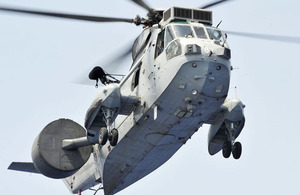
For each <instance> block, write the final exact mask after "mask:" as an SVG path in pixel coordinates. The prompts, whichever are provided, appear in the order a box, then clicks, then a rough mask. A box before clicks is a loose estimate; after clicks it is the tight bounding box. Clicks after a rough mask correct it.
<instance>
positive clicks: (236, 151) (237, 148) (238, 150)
mask: <svg viewBox="0 0 300 195" xmlns="http://www.w3.org/2000/svg"><path fill="white" fill-rule="evenodd" d="M232 155H233V158H234V159H239V158H240V157H241V155H242V144H241V143H240V142H235V143H234V145H233V149H232Z"/></svg>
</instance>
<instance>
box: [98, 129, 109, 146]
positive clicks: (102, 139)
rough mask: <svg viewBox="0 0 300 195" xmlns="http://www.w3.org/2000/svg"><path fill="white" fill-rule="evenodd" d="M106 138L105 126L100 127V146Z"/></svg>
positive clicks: (104, 142)
mask: <svg viewBox="0 0 300 195" xmlns="http://www.w3.org/2000/svg"><path fill="white" fill-rule="evenodd" d="M107 139H108V131H107V128H106V127H102V128H101V129H100V135H99V144H100V145H101V146H103V145H105V144H106V142H107Z"/></svg>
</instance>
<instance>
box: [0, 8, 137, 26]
mask: <svg viewBox="0 0 300 195" xmlns="http://www.w3.org/2000/svg"><path fill="white" fill-rule="evenodd" d="M0 11H8V12H16V13H23V14H31V15H39V16H49V17H57V18H66V19H73V20H84V21H91V22H128V23H134V21H133V19H126V18H111V17H100V16H87V15H77V14H66V13H57V12H47V11H37V10H29V9H23V8H12V7H2V6H0Z"/></svg>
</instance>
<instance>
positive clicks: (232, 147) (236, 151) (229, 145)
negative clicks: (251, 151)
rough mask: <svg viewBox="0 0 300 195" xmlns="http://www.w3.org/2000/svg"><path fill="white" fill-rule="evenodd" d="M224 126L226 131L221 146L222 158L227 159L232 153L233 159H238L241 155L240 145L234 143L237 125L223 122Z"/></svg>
mask: <svg viewBox="0 0 300 195" xmlns="http://www.w3.org/2000/svg"><path fill="white" fill-rule="evenodd" d="M225 124H226V129H227V131H225V133H226V135H227V140H226V141H225V142H224V144H223V149H222V153H223V157H224V158H229V157H230V154H231V153H232V156H233V158H234V159H239V158H240V157H241V155H242V144H241V143H240V142H235V138H236V136H235V133H236V129H237V126H238V124H237V123H236V122H232V121H225Z"/></svg>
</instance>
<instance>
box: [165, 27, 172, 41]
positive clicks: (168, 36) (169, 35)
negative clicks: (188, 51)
mask: <svg viewBox="0 0 300 195" xmlns="http://www.w3.org/2000/svg"><path fill="white" fill-rule="evenodd" d="M173 39H174V35H173V33H172V29H171V27H170V26H168V27H167V29H166V44H165V45H166V46H167V45H168V44H169V43H170V42H171V41H172V40H173Z"/></svg>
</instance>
